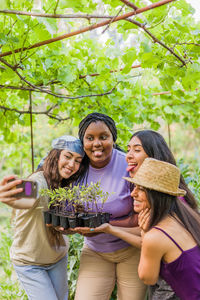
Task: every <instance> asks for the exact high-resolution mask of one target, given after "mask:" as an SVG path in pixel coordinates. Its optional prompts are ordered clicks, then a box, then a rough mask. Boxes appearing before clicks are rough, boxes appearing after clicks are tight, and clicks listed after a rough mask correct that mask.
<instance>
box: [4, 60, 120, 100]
mask: <svg viewBox="0 0 200 300" xmlns="http://www.w3.org/2000/svg"><path fill="white" fill-rule="evenodd" d="M0 61H1V62H2V63H4V64H5V65H6V66H7V67H9V68H10V69H12V70H13V71H14V72H15V73H16V75H17V76H18V77H19V78H20V79H21V80H22V81H24V82H25V83H26V84H28V85H29V86H30V87H32V89H33V90H32V91H38V92H41V93H46V94H49V95H51V96H54V97H57V98H63V99H82V98H87V97H102V96H105V95H109V94H111V93H112V92H113V91H114V89H115V88H116V86H117V85H118V84H119V82H117V84H116V85H115V86H114V87H113V88H112V89H111V90H109V91H108V92H105V93H100V94H89V95H81V96H74V97H72V96H65V95H62V94H55V93H53V92H51V91H50V90H47V89H43V88H41V87H39V86H36V85H34V84H33V83H31V82H30V81H28V80H26V79H25V77H23V76H22V75H21V74H20V73H19V72H18V71H17V70H16V68H17V66H12V65H10V64H9V63H8V62H7V61H5V60H4V59H3V58H0ZM29 91H30V89H29Z"/></svg>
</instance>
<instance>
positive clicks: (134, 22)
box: [126, 18, 186, 66]
mask: <svg viewBox="0 0 200 300" xmlns="http://www.w3.org/2000/svg"><path fill="white" fill-rule="evenodd" d="M126 20H127V21H128V22H131V23H133V24H134V25H136V26H138V27H140V28H141V29H143V30H144V31H145V32H146V33H147V34H148V35H149V36H150V37H151V38H152V40H153V42H154V43H158V44H160V45H161V46H162V47H164V48H165V49H167V50H168V51H169V52H170V53H171V54H172V55H174V56H175V57H176V58H177V59H178V60H179V61H181V62H182V65H184V66H186V62H185V60H184V59H182V58H181V57H180V56H179V55H178V54H176V53H175V52H174V50H173V49H171V48H170V47H168V46H167V45H165V44H164V43H163V42H161V41H160V40H159V39H157V38H156V37H155V35H153V34H152V33H151V32H150V31H149V30H148V29H147V28H146V26H145V24H141V23H139V22H138V21H134V20H132V19H130V18H128V19H126Z"/></svg>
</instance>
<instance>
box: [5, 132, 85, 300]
mask: <svg viewBox="0 0 200 300" xmlns="http://www.w3.org/2000/svg"><path fill="white" fill-rule="evenodd" d="M83 156H84V151H83V147H82V144H81V142H80V140H79V139H77V138H75V137H72V136H62V137H61V138H58V139H56V140H54V141H53V149H52V150H51V151H50V152H49V154H48V155H47V157H46V158H45V160H44V164H43V166H42V167H41V168H40V169H39V170H37V171H36V172H35V173H33V174H32V175H31V176H29V178H28V180H31V181H36V182H37V185H38V194H37V196H36V198H31V199H30V198H17V194H18V193H20V192H21V191H22V188H17V189H12V188H13V187H16V185H18V184H19V183H21V180H19V179H16V180H14V181H12V182H9V180H10V179H14V178H15V177H14V176H8V177H5V178H4V179H3V180H2V182H1V184H0V201H1V202H2V203H5V204H7V205H9V206H11V207H13V208H15V209H16V211H15V219H16V220H15V233H14V237H13V244H12V246H11V250H10V257H11V260H12V262H13V265H14V268H15V271H16V273H17V275H18V278H19V281H20V283H21V284H22V286H23V288H24V290H25V291H26V293H27V295H28V298H29V299H31V300H38V299H40V300H46V299H48V300H67V299H68V284H67V252H68V247H69V243H68V238H67V237H66V236H64V235H62V234H61V233H60V232H58V231H56V230H55V229H54V228H53V227H47V226H45V223H44V219H43V210H46V209H47V208H48V197H47V196H41V195H40V193H39V192H40V190H41V189H46V188H51V189H55V188H59V187H66V186H68V185H69V184H70V183H71V182H73V181H75V180H78V179H80V178H81V176H82V175H83V173H84V165H83V164H82V159H83Z"/></svg>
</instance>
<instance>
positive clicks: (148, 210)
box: [92, 158, 200, 300]
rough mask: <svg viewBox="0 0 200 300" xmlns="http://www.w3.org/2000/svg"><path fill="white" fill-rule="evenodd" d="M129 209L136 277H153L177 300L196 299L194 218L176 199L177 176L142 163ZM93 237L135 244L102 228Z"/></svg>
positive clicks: (199, 259) (198, 239) (198, 242)
mask: <svg viewBox="0 0 200 300" xmlns="http://www.w3.org/2000/svg"><path fill="white" fill-rule="evenodd" d="M124 179H126V180H128V181H129V182H131V183H133V184H134V190H133V191H132V193H131V195H132V196H133V197H134V210H135V211H136V212H138V213H140V214H141V215H140V227H141V228H142V232H143V234H142V236H143V238H142V251H141V257H140V263H139V267H138V273H139V277H140V279H142V280H143V281H144V283H145V284H148V285H153V284H155V283H156V282H157V280H158V276H159V274H160V276H161V277H162V278H164V279H165V281H166V282H167V283H168V284H169V285H170V286H171V287H172V289H173V290H174V291H175V293H176V295H177V296H178V297H180V299H182V300H188V299H190V300H197V299H198V300H199V299H200V285H199V280H200V233H199V228H200V215H199V214H198V213H197V212H196V211H194V210H193V209H191V208H190V207H189V206H188V205H187V204H185V203H183V201H181V200H180V199H179V198H178V196H184V195H185V191H184V190H182V189H180V188H179V181H180V171H179V169H178V168H177V167H176V166H174V165H172V164H169V163H166V162H163V161H159V160H156V159H152V158H146V159H145V160H144V162H143V163H142V165H141V167H140V169H139V170H138V171H137V173H136V175H135V176H134V177H133V178H130V177H126V178H124ZM92 231H93V232H99V231H103V232H107V233H110V234H113V235H115V236H118V237H120V238H122V239H124V240H125V241H127V242H128V243H130V244H132V245H134V246H135V244H136V242H137V239H136V238H135V239H134V236H133V235H131V234H130V233H129V232H125V231H124V230H122V229H121V228H119V227H114V226H112V225H110V224H104V225H102V226H101V229H100V227H99V228H96V229H94V230H92Z"/></svg>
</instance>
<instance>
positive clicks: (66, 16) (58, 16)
mask: <svg viewBox="0 0 200 300" xmlns="http://www.w3.org/2000/svg"><path fill="white" fill-rule="evenodd" d="M0 13H2V14H13V15H24V16H31V17H39V18H53V19H111V18H113V16H101V15H89V14H42V13H35V12H25V11H18V10H8V9H3V10H2V9H0Z"/></svg>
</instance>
